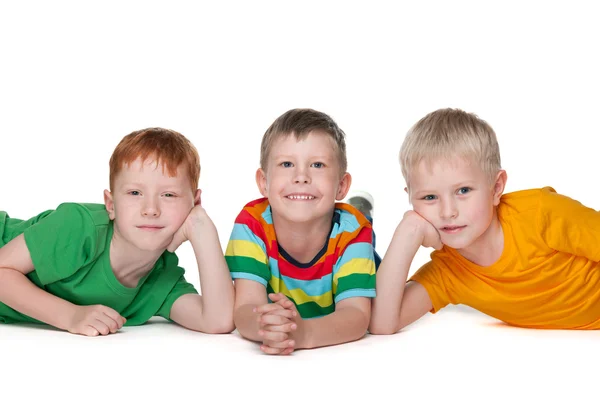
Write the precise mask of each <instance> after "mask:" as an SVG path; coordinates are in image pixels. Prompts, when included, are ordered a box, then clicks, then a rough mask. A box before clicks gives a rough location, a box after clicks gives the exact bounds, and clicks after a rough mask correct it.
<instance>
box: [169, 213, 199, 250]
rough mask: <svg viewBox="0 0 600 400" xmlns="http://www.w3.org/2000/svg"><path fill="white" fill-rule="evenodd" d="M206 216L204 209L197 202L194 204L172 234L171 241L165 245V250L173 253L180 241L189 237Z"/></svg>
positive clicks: (182, 241)
mask: <svg viewBox="0 0 600 400" xmlns="http://www.w3.org/2000/svg"><path fill="white" fill-rule="evenodd" d="M206 218H208V214H206V210H205V209H204V208H203V207H202V206H201V205H200V204H199V203H198V204H197V205H195V206H194V208H192V210H191V211H190V213H189V214H188V216H187V218H186V219H185V221H183V224H181V226H180V227H179V229H178V230H177V232H175V235H173V240H171V243H169V245H168V246H167V251H170V252H171V253H174V252H175V250H177V248H178V247H179V246H181V244H182V243H184V242H186V241H187V240H189V239H190V238H191V236H192V235H193V234H194V232H195V231H196V229H197V226H198V225H200V224H202V223H203V221H205V219H206Z"/></svg>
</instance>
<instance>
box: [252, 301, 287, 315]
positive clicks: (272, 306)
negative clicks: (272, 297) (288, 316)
mask: <svg viewBox="0 0 600 400" xmlns="http://www.w3.org/2000/svg"><path fill="white" fill-rule="evenodd" d="M282 308H283V307H281V305H279V304H277V303H268V304H263V305H261V306H258V307H255V308H254V309H253V310H252V311H254V312H255V313H257V314H264V313H268V312H271V311H275V310H280V309H282Z"/></svg>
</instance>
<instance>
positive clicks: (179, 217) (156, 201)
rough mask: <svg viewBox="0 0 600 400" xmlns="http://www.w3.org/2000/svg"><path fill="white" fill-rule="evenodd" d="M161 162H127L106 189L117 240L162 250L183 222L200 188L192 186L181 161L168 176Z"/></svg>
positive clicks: (147, 160)
mask: <svg viewBox="0 0 600 400" xmlns="http://www.w3.org/2000/svg"><path fill="white" fill-rule="evenodd" d="M166 172H167V171H166V168H163V165H162V164H158V165H157V163H156V161H155V160H153V159H146V160H145V161H144V162H142V161H141V159H139V158H138V159H137V160H136V161H134V162H132V163H130V164H129V165H124V166H123V168H122V170H121V171H120V172H119V174H118V175H117V176H116V179H115V181H114V188H113V191H112V193H111V192H109V191H107V190H106V191H105V192H104V201H105V204H106V209H107V211H108V213H109V217H110V219H111V220H114V221H115V222H114V240H118V241H125V242H126V243H127V244H128V245H130V246H133V247H134V248H137V249H139V250H146V251H157V250H159V251H162V250H164V249H165V248H166V247H167V246H168V245H169V243H170V242H171V240H172V239H173V235H174V234H175V232H176V231H177V230H178V229H179V227H180V226H181V225H182V224H183V222H184V221H185V219H186V218H187V216H188V214H189V213H190V210H191V209H192V208H193V206H194V203H195V202H199V200H200V191H199V190H197V191H196V192H195V193H194V192H192V190H190V181H189V178H188V175H187V169H186V168H185V165H184V164H182V165H180V166H179V167H178V168H177V174H176V175H175V176H169V174H168V173H166Z"/></svg>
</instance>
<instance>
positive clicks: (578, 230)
mask: <svg viewBox="0 0 600 400" xmlns="http://www.w3.org/2000/svg"><path fill="white" fill-rule="evenodd" d="M540 203H541V204H540V210H539V212H538V214H537V217H536V224H537V226H538V229H539V232H540V234H541V237H542V239H543V240H544V242H545V243H546V244H547V245H548V247H550V248H552V249H554V250H558V251H561V252H565V253H569V254H573V255H577V256H581V257H585V258H587V259H589V260H592V261H595V262H598V261H600V212H598V211H596V210H594V209H592V208H589V207H586V206H584V205H583V204H581V203H580V202H578V201H576V200H574V199H571V198H570V197H567V196H563V195H560V194H558V193H556V192H555V191H554V190H553V189H551V190H550V189H547V190H543V191H542V194H541V201H540ZM567 232H568V234H565V233H567ZM523 240H526V238H524V239H523Z"/></svg>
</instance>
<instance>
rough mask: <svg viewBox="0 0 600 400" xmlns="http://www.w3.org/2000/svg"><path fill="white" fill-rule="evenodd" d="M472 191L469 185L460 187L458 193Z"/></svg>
mask: <svg viewBox="0 0 600 400" xmlns="http://www.w3.org/2000/svg"><path fill="white" fill-rule="evenodd" d="M470 191H471V188H469V187H462V188H460V189H458V194H467V193H469V192H470Z"/></svg>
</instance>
